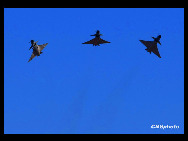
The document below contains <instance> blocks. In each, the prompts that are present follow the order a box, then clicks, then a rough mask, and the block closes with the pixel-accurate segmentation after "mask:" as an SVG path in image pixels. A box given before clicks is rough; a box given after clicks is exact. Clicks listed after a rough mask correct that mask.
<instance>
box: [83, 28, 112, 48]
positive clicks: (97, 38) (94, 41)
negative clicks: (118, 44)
mask: <svg viewBox="0 0 188 141" xmlns="http://www.w3.org/2000/svg"><path fill="white" fill-rule="evenodd" d="M101 35H102V34H100V31H99V30H97V31H96V34H94V35H90V36H95V38H93V39H92V40H90V41H87V42H85V43H82V44H93V46H100V44H103V43H110V42H108V41H105V40H103V39H101V38H100V36H101Z"/></svg>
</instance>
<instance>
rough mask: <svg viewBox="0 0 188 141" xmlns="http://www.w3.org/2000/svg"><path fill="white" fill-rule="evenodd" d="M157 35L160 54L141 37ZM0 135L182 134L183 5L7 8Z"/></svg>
mask: <svg viewBox="0 0 188 141" xmlns="http://www.w3.org/2000/svg"><path fill="white" fill-rule="evenodd" d="M96 30H100V31H101V33H102V34H103V36H102V37H101V38H103V39H104V40H107V41H110V42H111V43H110V44H102V45H101V46H99V47H98V46H97V47H93V46H92V45H86V44H82V43H83V42H86V41H88V40H90V39H92V38H93V37H91V36H90V35H91V34H94V33H95V32H96ZM159 34H161V35H162V38H161V43H162V45H161V46H160V45H158V49H159V52H160V55H161V57H162V58H158V57H157V56H156V55H154V54H153V53H152V54H149V53H148V52H146V51H145V46H144V45H143V44H142V43H140V42H139V40H141V39H142V40H152V38H151V37H152V36H153V37H156V36H157V35H159ZM32 39H33V40H35V41H37V40H38V41H39V42H38V44H44V43H48V45H47V46H46V48H45V49H44V50H43V54H41V56H40V57H35V58H34V59H33V60H32V61H31V62H29V63H28V60H29V58H30V56H31V54H32V51H31V50H29V47H30V44H29V43H28V42H29V41H30V40H32ZM152 125H172V126H173V125H178V126H179V129H165V130H163V129H152V128H151V126H152ZM4 133H5V134H12V133H13V134H80V133H81V134H88V133H89V134H142V133H144V134H166V133H167V134H174V133H176V134H182V133H184V9H176V8H175V9H173V8H166V9H165V8H154V9H150V8H146V9H143V8H138V9H135V8H58V9H48V8H34V9H32V8H31V9H30V8H28V9H27V8H26V9H25V8H21V9H19V8H15V9H14V8H5V9H4Z"/></svg>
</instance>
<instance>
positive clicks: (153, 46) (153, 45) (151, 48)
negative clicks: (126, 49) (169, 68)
mask: <svg viewBox="0 0 188 141" xmlns="http://www.w3.org/2000/svg"><path fill="white" fill-rule="evenodd" d="M152 38H153V39H154V41H144V40H140V42H141V43H143V44H144V45H145V46H146V47H147V48H146V49H145V50H146V51H147V52H149V53H150V54H151V52H153V53H154V54H155V55H157V56H158V57H159V58H161V56H160V54H159V51H158V48H157V43H159V44H160V45H161V42H160V41H159V40H160V39H161V35H159V36H157V38H154V37H152Z"/></svg>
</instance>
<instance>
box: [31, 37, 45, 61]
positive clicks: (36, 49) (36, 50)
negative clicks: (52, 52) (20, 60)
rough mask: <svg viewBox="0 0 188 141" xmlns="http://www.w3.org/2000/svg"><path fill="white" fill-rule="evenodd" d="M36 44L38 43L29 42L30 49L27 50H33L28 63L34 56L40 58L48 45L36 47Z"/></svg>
mask: <svg viewBox="0 0 188 141" xmlns="http://www.w3.org/2000/svg"><path fill="white" fill-rule="evenodd" d="M37 42H38V41H36V42H35V41H34V40H31V47H30V48H29V50H30V49H33V53H32V55H31V57H30V59H29V61H31V60H32V59H33V58H34V57H35V56H40V54H42V50H43V49H44V48H45V46H46V45H47V44H48V43H46V44H43V45H37ZM29 61H28V62H29Z"/></svg>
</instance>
